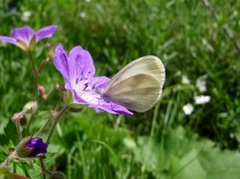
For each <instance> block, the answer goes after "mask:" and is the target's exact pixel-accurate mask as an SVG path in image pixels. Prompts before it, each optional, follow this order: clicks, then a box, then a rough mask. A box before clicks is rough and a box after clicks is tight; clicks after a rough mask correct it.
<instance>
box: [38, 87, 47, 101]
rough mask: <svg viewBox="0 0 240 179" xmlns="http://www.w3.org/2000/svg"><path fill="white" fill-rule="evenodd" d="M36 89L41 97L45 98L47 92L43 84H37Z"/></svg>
mask: <svg viewBox="0 0 240 179" xmlns="http://www.w3.org/2000/svg"><path fill="white" fill-rule="evenodd" d="M37 89H38V92H39V94H40V95H41V97H42V99H47V94H46V90H45V88H44V86H42V85H40V84H38V86H37Z"/></svg>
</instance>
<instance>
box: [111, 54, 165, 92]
mask: <svg viewBox="0 0 240 179" xmlns="http://www.w3.org/2000/svg"><path fill="white" fill-rule="evenodd" d="M138 74H147V75H151V76H153V77H154V78H155V79H156V80H158V81H159V85H160V86H161V87H162V85H163V83H164V79H165V68H164V66H163V64H162V62H161V60H160V59H159V58H158V57H155V56H152V55H149V56H144V57H141V58H138V59H136V60H134V61H132V62H131V63H129V64H128V65H127V66H125V67H124V68H123V69H122V70H120V71H119V72H118V73H117V74H116V75H114V76H113V78H112V80H111V82H110V84H109V86H108V88H111V87H112V86H114V85H116V84H117V83H119V82H121V81H123V80H125V79H128V78H130V77H132V76H134V75H138Z"/></svg>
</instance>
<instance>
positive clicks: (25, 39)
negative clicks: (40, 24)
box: [0, 25, 57, 51]
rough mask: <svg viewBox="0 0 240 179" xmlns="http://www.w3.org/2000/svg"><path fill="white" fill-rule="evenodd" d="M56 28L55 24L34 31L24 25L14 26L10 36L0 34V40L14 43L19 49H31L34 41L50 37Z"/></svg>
mask: <svg viewBox="0 0 240 179" xmlns="http://www.w3.org/2000/svg"><path fill="white" fill-rule="evenodd" d="M56 30H57V26H56V25H50V26H47V27H44V28H41V29H40V30H38V31H37V32H35V31H34V30H33V29H32V28H31V27H29V26H24V27H20V28H15V29H14V30H13V32H12V35H11V37H7V36H0V41H2V42H7V43H10V44H14V45H16V46H18V47H20V48H21V49H23V50H25V51H28V50H31V49H32V48H33V47H32V46H34V45H35V43H37V42H39V41H40V40H42V39H46V38H50V37H52V35H53V33H54V32H55V31H56Z"/></svg>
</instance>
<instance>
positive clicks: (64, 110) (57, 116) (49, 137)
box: [46, 106, 69, 143]
mask: <svg viewBox="0 0 240 179" xmlns="http://www.w3.org/2000/svg"><path fill="white" fill-rule="evenodd" d="M68 109H69V106H65V107H63V108H62V109H61V110H60V111H59V112H57V114H56V115H53V118H52V119H53V124H52V127H51V129H50V132H49V133H48V137H47V140H46V142H47V143H49V141H50V139H51V137H52V134H53V131H54V129H55V127H56V125H57V122H58V119H59V118H60V117H61V116H62V115H63V114H64V113H65V112H66V111H67V110H68Z"/></svg>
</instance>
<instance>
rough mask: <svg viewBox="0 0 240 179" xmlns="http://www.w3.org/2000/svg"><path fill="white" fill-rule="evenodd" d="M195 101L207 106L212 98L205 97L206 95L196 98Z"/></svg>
mask: <svg viewBox="0 0 240 179" xmlns="http://www.w3.org/2000/svg"><path fill="white" fill-rule="evenodd" d="M194 99H195V103H196V104H205V103H208V102H210V100H211V96H204V95H201V96H195V97H194Z"/></svg>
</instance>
